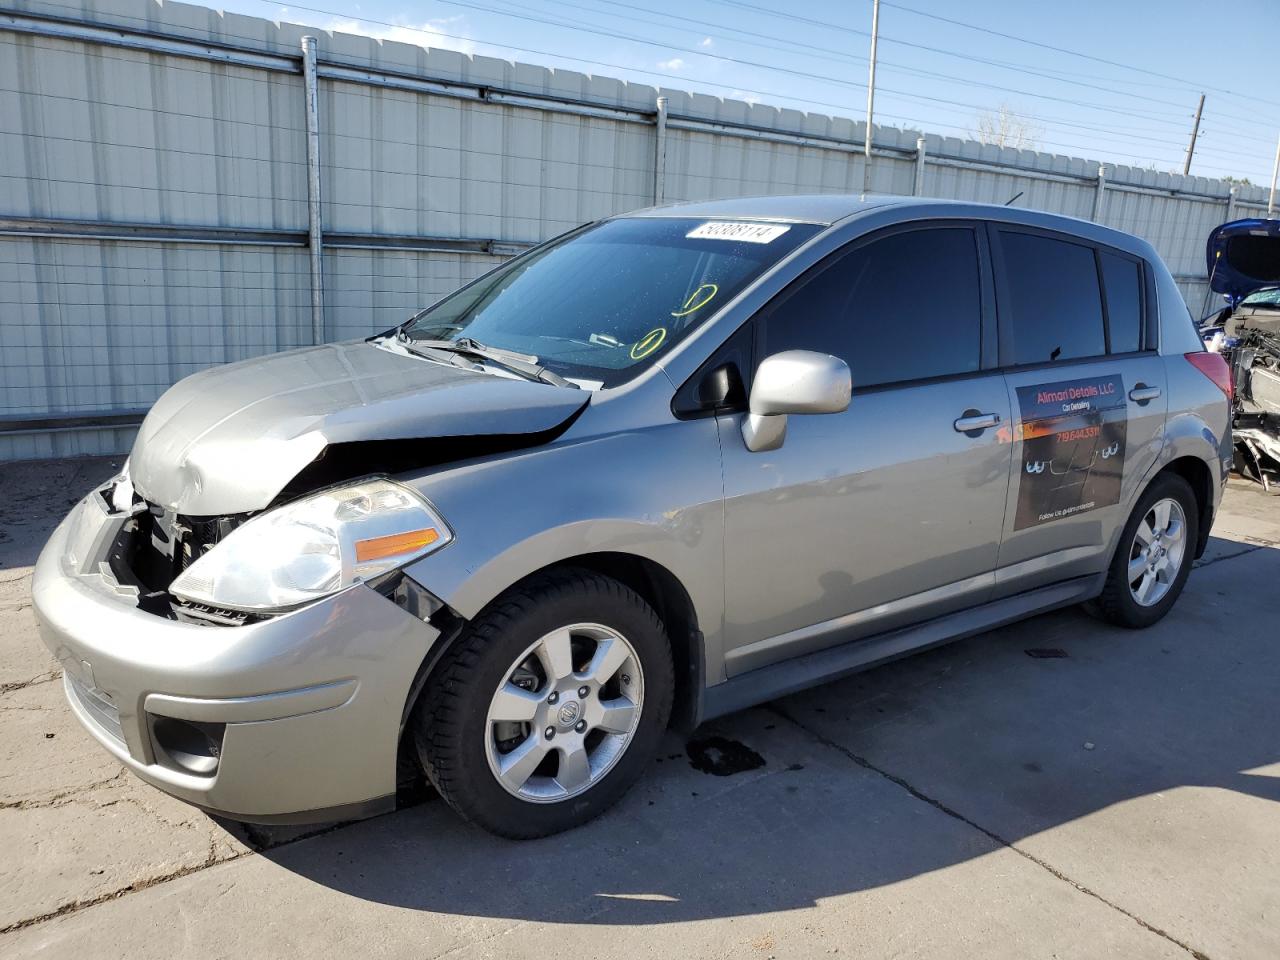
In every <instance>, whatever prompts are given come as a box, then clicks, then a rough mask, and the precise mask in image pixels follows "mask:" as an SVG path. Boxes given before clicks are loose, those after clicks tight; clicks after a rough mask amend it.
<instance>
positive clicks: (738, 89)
mask: <svg viewBox="0 0 1280 960" xmlns="http://www.w3.org/2000/svg"><path fill="white" fill-rule="evenodd" d="M260 2H263V3H268V2H270V0H260ZM458 5H461V6H471V7H476V8H479V5H477V4H465V3H460V4H458ZM291 7H292V8H293V9H297V10H305V11H307V12H310V13H317V14H321V15H324V16H329V17H333V18H337V19H340V20H355V21H357V22H363V23H369V24H375V25H378V26H382V27H387V28H391V29H399V30H405V31H409V32H414V33H420V34H423V35H424V36H426V37H428V38H431V37H436V38H445V39H450V40H456V41H459V42H468V43H473V42H475V41H474V38H471V37H464V36H458V35H455V34H449V33H446V32H444V31H440V30H437V29H435V28H432V29H430V30H427V29H422V28H418V27H410V26H406V25H404V24H400V23H393V22H390V21H385V20H378V19H376V18H371V17H352V16H351V15H350V14H349V13H347V12H339V11H334V10H326V9H323V8H319V7H311V6H306V5H302V4H296V3H295V4H292V5H291ZM486 12H493V13H496V14H497V15H499V16H514V15H511V14H507V13H506V12H505V11H502V10H492V9H490V10H487V11H486ZM519 18H520V19H530V18H527V17H523V16H522V17H519ZM551 25H552V26H566V27H569V26H573V25H570V24H561V23H553V24H551ZM622 39H630V38H626V37H622ZM484 42H485V43H486V44H487V45H488V46H492V47H497V48H500V49H504V50H514V51H517V52H520V53H526V54H533V55H536V56H544V57H554V58H557V59H564V60H571V61H574V62H577V63H585V64H591V65H593V66H602V67H608V68H609V69H612V70H619V71H623V72H630V73H640V74H644V75H646V76H654V77H659V78H661V79H663V80H667V81H669V80H670V79H671V76H670V74H667V73H660V72H658V71H653V70H645V69H642V68H637V67H630V66H624V65H622V64H617V63H612V62H609V61H602V60H593V59H590V58H585V57H577V56H572V55H568V54H564V53H558V52H555V51H549V50H540V49H536V48H531V47H521V46H515V45H512V44H503V43H495V42H490V41H484ZM648 42H649V43H650V44H652V45H656V46H663V47H664V49H668V50H675V49H677V48H673V47H670V46H667V45H664V44H658V43H657V42H655V41H648ZM690 52H692V53H695V54H699V55H704V56H705V54H702V53H701V52H700V51H690ZM761 67H762V68H763V69H776V68H771V67H769V66H768V65H767V64H765V65H761ZM686 79H688V80H690V81H693V82H697V83H701V84H703V85H706V86H711V87H717V88H720V89H724V90H730V91H732V92H734V93H735V94H736V95H743V94H752V95H757V96H762V97H770V98H773V99H783V100H785V101H787V102H792V103H804V104H808V105H812V106H819V107H826V108H830V109H835V110H840V111H843V110H845V109H847V104H844V103H832V102H830V101H824V100H814V99H809V98H805V97H796V96H783V97H779V96H778V94H777V93H776V92H775V91H767V92H766V91H762V90H754V89H751V88H748V87H743V86H741V85H739V84H728V83H720V82H717V81H712V80H705V79H702V78H698V77H692V76H690V77H686ZM818 79H822V80H824V82H841V81H837V80H835V78H828V77H818ZM844 84H845V85H848V86H853V87H859V88H865V85H864V84H859V83H856V82H853V81H844ZM881 90H882V92H883V93H885V94H887V95H889V96H893V97H898V98H902V99H907V100H927V101H930V102H933V103H939V104H946V105H951V106H959V107H965V108H968V109H970V110H982V109H984V107H982V106H980V105H977V104H970V103H963V102H960V101H954V100H948V99H945V98H940V97H932V96H927V95H923V94H911V93H906V92H905V91H891V90H886V89H884V88H881ZM1066 102H1070V103H1073V104H1074V103H1075V101H1066ZM1103 109H1106V108H1103ZM1113 112H1117V111H1113ZM1119 112H1122V113H1123V111H1119ZM884 115H885V116H892V117H894V118H895V119H900V120H905V121H906V122H908V123H910V124H912V125H913V126H915V127H917V128H918V129H922V128H923V126H924V125H923V124H921V123H920V122H919V121H918V120H916V119H914V118H912V117H907V116H903V115H898V114H884ZM1138 116H1140V115H1138ZM846 119H851V118H846ZM1062 123H1064V124H1066V123H1068V121H1062ZM945 125H946V126H952V127H955V128H956V129H961V128H960V127H958V126H957V125H952V124H945ZM1089 128H1090V129H1095V128H1094V127H1092V126H1090V127H1089ZM1045 143H1046V144H1047V145H1051V146H1060V147H1063V148H1066V149H1070V150H1081V151H1083V152H1093V150H1094V149H1095V148H1094V147H1081V146H1080V145H1077V144H1069V143H1062V142H1054V141H1045ZM1098 143H1099V144H1100V145H1103V146H1104V147H1107V148H1109V149H1112V150H1114V151H1115V152H1118V153H1120V154H1122V155H1125V156H1129V157H1133V158H1135V159H1140V160H1145V161H1149V162H1151V163H1167V161H1166V160H1164V159H1161V158H1154V157H1144V156H1141V155H1140V154H1136V153H1133V152H1131V151H1130V150H1128V149H1127V148H1125V146H1124V145H1120V146H1119V147H1118V148H1117V146H1116V145H1115V144H1114V143H1113V142H1112V141H1110V140H1100V141H1098Z"/></svg>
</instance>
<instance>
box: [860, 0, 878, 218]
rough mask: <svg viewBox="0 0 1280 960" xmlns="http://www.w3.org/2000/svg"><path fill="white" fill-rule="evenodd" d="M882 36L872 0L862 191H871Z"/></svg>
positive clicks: (876, 2)
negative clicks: (879, 50)
mask: <svg viewBox="0 0 1280 960" xmlns="http://www.w3.org/2000/svg"><path fill="white" fill-rule="evenodd" d="M879 37H880V0H871V66H870V67H869V68H868V69H869V71H870V72H869V73H868V74H867V132H866V136H864V137H863V140H864V141H865V142H864V143H863V147H862V192H863V193H864V194H867V193H870V192H871V121H872V119H873V117H874V116H875V107H876V41H877V40H878V39H879Z"/></svg>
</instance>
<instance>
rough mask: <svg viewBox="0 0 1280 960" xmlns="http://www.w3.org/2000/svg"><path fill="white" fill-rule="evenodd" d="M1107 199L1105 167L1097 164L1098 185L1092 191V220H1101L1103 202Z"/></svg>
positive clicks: (1099, 221)
mask: <svg viewBox="0 0 1280 960" xmlns="http://www.w3.org/2000/svg"><path fill="white" fill-rule="evenodd" d="M1106 199H1107V168H1106V167H1104V166H1102V165H1101V164H1099V165H1098V185H1097V187H1095V188H1094V193H1093V222H1094V223H1101V222H1102V210H1103V204H1104V203H1105V202H1106Z"/></svg>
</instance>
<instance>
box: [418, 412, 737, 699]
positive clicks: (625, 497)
mask: <svg viewBox="0 0 1280 960" xmlns="http://www.w3.org/2000/svg"><path fill="white" fill-rule="evenodd" d="M401 479H403V480H404V481H405V482H407V483H409V484H411V485H412V486H414V487H415V488H417V489H418V490H420V491H421V492H422V493H423V495H424V496H426V497H427V498H428V499H430V500H431V502H432V503H433V504H434V505H435V506H436V508H437V509H438V510H439V511H440V513H441V515H442V516H443V517H444V518H445V520H446V522H448V523H449V525H450V526H451V527H452V528H453V530H454V534H455V538H454V541H453V542H452V543H450V544H449V545H448V546H447V547H446V548H444V549H443V550H440V551H439V552H437V553H435V554H431V555H429V556H427V557H425V558H423V559H422V560H419V561H417V562H416V563H414V564H411V565H410V566H409V567H407V568H406V571H405V572H406V573H407V574H408V575H409V576H411V577H412V578H413V579H414V580H416V581H417V582H418V583H421V584H422V585H423V586H424V587H425V588H426V589H427V590H429V591H431V592H432V593H433V594H435V595H436V596H437V597H439V598H440V599H441V600H443V601H444V602H445V603H447V604H448V605H449V606H450V607H451V608H452V609H453V610H454V611H456V612H457V613H458V614H459V615H461V616H463V617H465V618H468V619H469V618H472V617H474V616H475V615H476V614H478V613H479V612H480V611H481V610H482V609H483V608H484V606H485V605H486V604H488V603H489V602H490V601H491V600H493V599H494V598H495V597H497V596H498V595H499V594H500V593H502V592H503V591H504V590H506V589H507V588H508V587H510V586H511V585H512V584H514V583H516V582H518V581H519V580H522V579H524V578H525V577H527V576H529V575H530V574H533V573H536V572H537V571H539V570H542V569H545V568H546V567H549V566H552V565H554V564H557V563H562V562H564V561H567V560H572V559H573V558H575V557H582V556H585V555H589V554H599V553H617V554H629V555H633V556H636V557H641V558H643V559H646V560H650V561H652V562H654V563H656V564H659V565H660V566H662V567H664V568H665V569H666V570H667V571H669V572H670V573H671V574H672V575H673V576H675V577H676V579H678V580H679V581H680V582H681V584H682V585H683V586H684V588H685V590H686V591H687V592H688V594H689V597H690V600H691V601H692V603H693V607H694V611H695V614H696V616H697V618H698V625H699V629H700V630H701V631H702V632H703V635H704V642H705V646H706V666H707V677H708V680H709V681H711V682H714V679H715V678H718V677H720V676H722V674H723V671H722V669H721V666H720V655H719V654H720V651H721V630H722V625H723V620H724V556H723V536H724V531H723V507H722V495H723V488H722V481H721V467H720V447H719V442H718V438H717V433H716V424H715V421H714V420H713V419H706V420H694V421H676V420H672V421H671V422H669V423H663V424H659V425H657V426H653V427H646V428H643V429H639V430H627V431H623V432H618V433H613V434H609V435H604V436H594V437H586V438H583V439H566V438H561V439H560V440H559V441H557V442H555V443H552V444H549V445H547V446H545V447H540V448H537V449H532V450H526V451H519V452H516V453H512V454H509V455H504V456H499V457H494V458H490V459H488V460H484V461H480V462H476V463H471V464H464V465H461V466H458V467H455V468H453V469H445V470H441V471H438V472H435V473H432V474H428V475H424V476H421V477H417V478H401Z"/></svg>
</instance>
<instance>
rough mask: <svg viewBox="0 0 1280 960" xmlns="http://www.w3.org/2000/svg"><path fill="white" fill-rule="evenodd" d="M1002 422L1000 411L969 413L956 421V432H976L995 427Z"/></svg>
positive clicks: (966, 412)
mask: <svg viewBox="0 0 1280 960" xmlns="http://www.w3.org/2000/svg"><path fill="white" fill-rule="evenodd" d="M999 423H1000V414H998V413H972V414H971V413H969V411H967V410H966V411H965V415H964V416H963V417H961V418H960V419H959V420H957V421H956V422H955V428H956V433H975V432H981V431H983V430H986V429H988V428H990V427H994V426H996V425H997V424H999Z"/></svg>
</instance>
